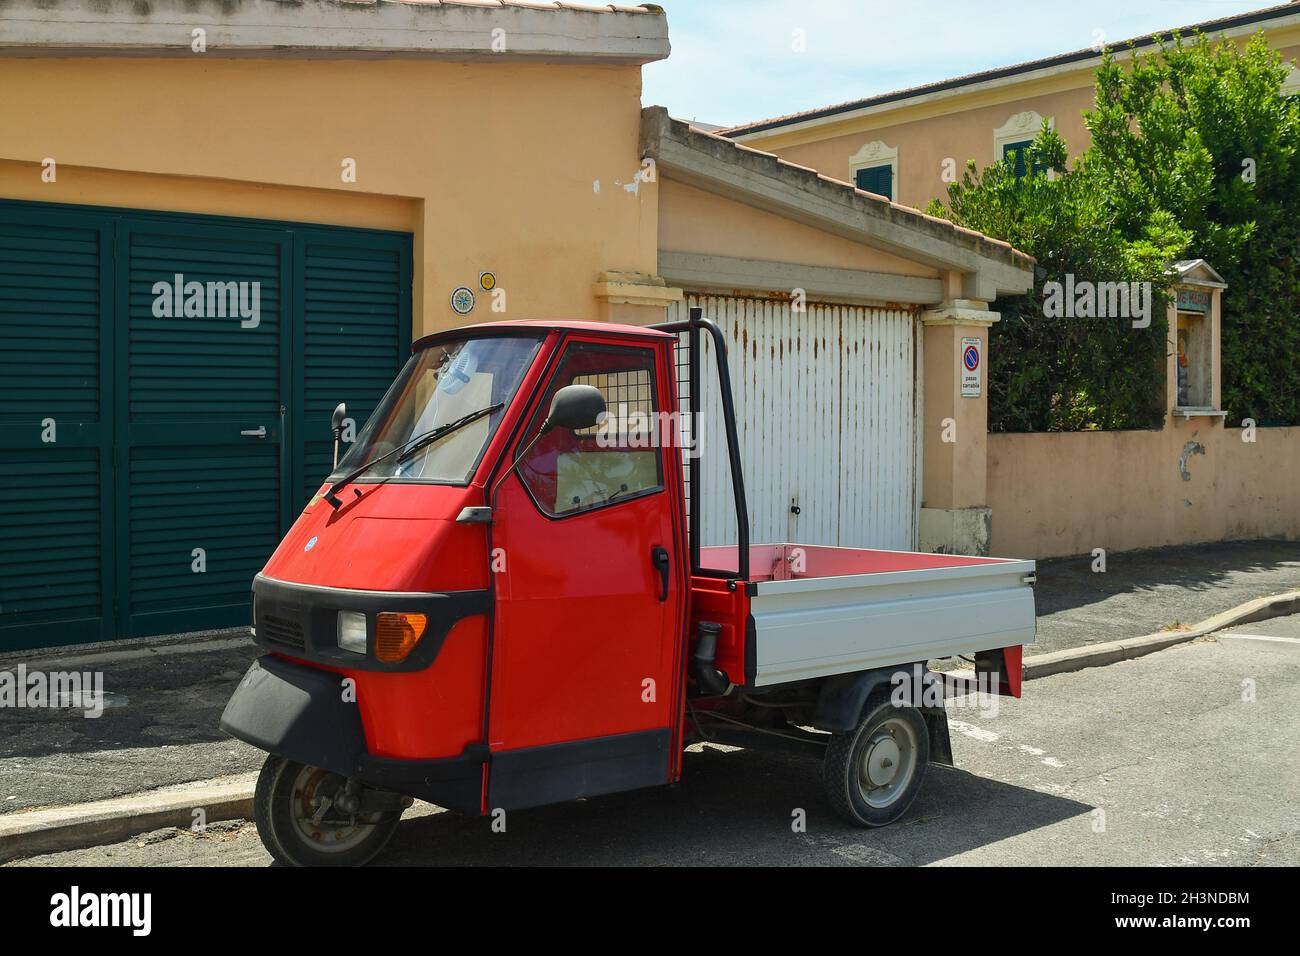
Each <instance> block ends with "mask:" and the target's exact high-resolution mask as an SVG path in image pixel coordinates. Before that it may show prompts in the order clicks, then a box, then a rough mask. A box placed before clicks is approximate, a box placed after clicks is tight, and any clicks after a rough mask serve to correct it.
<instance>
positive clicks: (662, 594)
mask: <svg viewBox="0 0 1300 956" xmlns="http://www.w3.org/2000/svg"><path fill="white" fill-rule="evenodd" d="M650 563H651V564H652V565H654V566H655V569H656V570H658V572H659V602H660V603H661V604H662V603H663V602H664V601H667V600H668V568H669V563H670V562H669V559H668V549H667V548H663V547H660V546H659V545H655V546H654V547H653V548H651V549H650Z"/></svg>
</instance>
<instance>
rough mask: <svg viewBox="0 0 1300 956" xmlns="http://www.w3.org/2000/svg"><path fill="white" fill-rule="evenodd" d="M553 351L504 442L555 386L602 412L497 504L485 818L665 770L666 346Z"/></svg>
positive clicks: (637, 343) (559, 443)
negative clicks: (535, 392)
mask: <svg viewBox="0 0 1300 956" xmlns="http://www.w3.org/2000/svg"><path fill="white" fill-rule="evenodd" d="M560 349H561V351H560V354H559V356H558V361H557V363H556V365H555V368H554V371H553V373H552V375H551V376H550V379H549V380H548V381H547V383H546V385H545V387H544V389H543V393H542V395H541V397H540V401H539V402H538V403H537V405H536V408H535V411H534V412H533V413H532V415H531V418H530V419H529V421H528V424H527V425H526V427H525V428H524V429H523V431H522V434H521V435H520V436H519V439H518V442H517V443H516V445H515V446H514V447H515V449H517V450H518V449H524V448H526V446H527V445H528V443H529V442H530V441H532V439H533V438H534V437H535V436H536V435H537V434H538V432H539V430H540V429H541V425H542V422H543V421H544V419H545V417H546V413H547V411H548V410H549V408H550V405H551V398H552V396H554V394H555V392H556V391H558V390H559V389H560V388H562V387H564V386H566V385H571V384H588V385H594V386H595V387H597V388H599V389H600V390H601V392H602V393H603V394H604V396H605V401H606V406H607V410H608V416H607V418H606V420H605V422H604V423H602V425H600V426H597V427H596V428H592V429H584V430H580V431H578V432H573V431H569V430H568V429H563V428H556V429H553V430H551V431H550V432H548V433H547V434H545V435H543V436H542V437H541V439H540V440H539V441H538V442H537V443H536V444H535V445H534V446H533V447H532V449H531V450H530V451H528V452H527V455H526V457H525V458H524V459H523V460H522V461H521V462H520V464H519V467H518V469H517V470H516V472H515V474H513V475H511V476H509V477H508V478H507V479H506V480H505V482H504V484H503V485H502V487H501V489H500V492H499V494H498V497H497V502H496V510H495V512H494V518H493V526H492V547H493V554H492V558H493V569H494V571H495V572H496V573H494V575H493V578H494V584H495V592H496V619H495V634H494V639H493V652H492V653H493V659H492V673H491V681H492V685H491V694H490V703H489V707H490V711H489V738H490V745H491V750H492V762H491V770H490V774H489V795H488V809H489V810H491V809H495V808H503V809H511V808H517V807H528V806H540V805H542V804H547V803H554V802H557V801H562V800H569V799H575V798H577V797H580V796H593V795H596V794H600V793H612V792H616V791H620V790H630V789H634V788H637V787H644V786H652V785H655V784H660V783H666V782H668V780H669V779H670V775H671V773H672V772H673V769H672V768H674V767H675V765H676V762H675V761H674V760H672V759H671V743H670V741H671V738H672V733H671V731H672V725H673V721H674V713H675V704H676V706H680V703H679V702H678V689H679V688H678V681H679V680H680V679H681V644H680V639H681V634H682V627H683V612H684V605H683V601H684V599H685V593H686V588H685V580H686V578H685V569H684V568H683V566H682V544H681V542H682V541H683V540H684V532H683V530H682V529H683V525H682V518H681V515H680V509H681V504H680V502H681V486H680V475H681V472H680V464H679V461H680V460H679V458H678V454H677V452H676V450H675V449H672V448H665V447H663V446H664V444H665V443H664V442H663V441H662V440H660V439H659V437H658V436H659V435H660V434H661V432H662V431H663V429H662V428H661V422H662V420H661V419H660V418H659V417H658V414H657V413H660V412H666V411H668V410H669V409H670V407H671V406H670V402H671V401H672V400H673V399H672V395H673V392H672V383H671V380H669V379H668V378H667V375H668V374H670V372H669V370H670V368H671V365H670V356H671V351H670V350H671V340H669V339H666V338H665V339H663V340H662V341H659V342H656V341H654V340H651V339H634V338H626V339H623V340H619V339H611V338H603V339H599V340H597V339H595V338H593V339H591V340H586V339H581V340H580V339H574V338H569V339H568V340H567V341H565V342H564V343H562V344H561V346H560ZM669 444H671V442H670V443H669ZM515 453H516V454H517V453H518V451H516V452H515Z"/></svg>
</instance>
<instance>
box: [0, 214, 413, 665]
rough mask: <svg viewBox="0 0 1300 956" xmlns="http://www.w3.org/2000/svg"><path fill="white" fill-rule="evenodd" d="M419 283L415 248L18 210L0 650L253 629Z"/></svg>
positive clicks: (11, 225)
mask: <svg viewBox="0 0 1300 956" xmlns="http://www.w3.org/2000/svg"><path fill="white" fill-rule="evenodd" d="M410 285H411V272H410V237H409V236H407V235H404V234H396V233H383V232H373V231H367V230H349V229H341V228H327V227H318V226H298V225H293V224H286V223H261V222H245V221H241V220H229V219H217V218H208V217H181V216H171V215H151V214H147V213H135V212H130V213H118V212H111V211H107V210H91V209H84V208H81V209H73V208H66V207H54V206H47V205H36V204H23V203H3V202H0V347H2V348H3V352H2V353H0V491H3V493H4V494H5V497H6V500H7V501H8V502H10V504H11V506H10V507H8V508H6V509H0V651H3V650H6V649H15V648H21V647H37V646H46V645H53V644H64V643H73V642H80V641H91V640H104V639H111V638H114V637H132V636H141V635H147V634H161V633H174V632H178V631H188V630H198V629H204V628H212V627H225V626H232V625H239V624H242V623H244V622H245V621H247V619H248V608H247V602H248V589H249V583H250V581H251V579H252V576H253V575H254V574H255V573H256V572H257V570H258V569H259V568H260V567H261V566H262V564H263V563H264V562H265V561H266V558H267V556H268V555H269V554H270V552H271V550H272V549H273V548H274V547H275V543H276V541H277V540H278V539H279V537H280V535H282V534H283V532H284V531H285V529H286V528H287V527H288V525H289V524H290V523H292V521H293V519H294V518H295V517H296V515H297V513H298V511H299V510H300V509H301V507H302V505H303V503H304V502H305V500H306V499H307V497H308V496H309V495H310V494H311V493H312V492H314V491H315V490H316V488H317V487H318V485H319V483H320V480H321V479H322V478H323V477H324V476H325V474H326V473H327V472H328V471H329V466H330V455H331V445H332V436H331V434H330V429H329V419H330V412H331V411H332V410H333V408H334V406H335V405H336V404H338V402H340V401H343V402H346V403H347V405H348V415H349V418H351V419H353V420H355V422H356V423H357V425H358V426H359V425H360V424H361V423H362V422H364V421H365V418H366V417H367V416H368V415H369V414H370V412H371V411H372V410H373V408H374V405H375V403H376V402H377V401H378V400H379V398H380V397H381V396H382V394H383V391H384V389H385V388H386V387H387V385H388V383H389V382H390V381H391V379H392V376H393V374H394V373H395V371H396V369H397V368H398V366H399V365H400V363H401V362H402V361H403V359H404V357H405V353H406V347H407V343H409V341H410ZM178 289H179V292H177V290H178ZM241 296H242V298H241ZM18 502H21V507H14V506H13V505H14V504H15V503H18Z"/></svg>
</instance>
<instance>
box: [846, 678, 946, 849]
mask: <svg viewBox="0 0 1300 956" xmlns="http://www.w3.org/2000/svg"><path fill="white" fill-rule="evenodd" d="M885 737H888V738H889V739H888V740H886V739H885ZM904 755H906V760H907V762H908V764H909V766H908V767H907V768H904V767H903V766H902V763H903V757H904ZM891 758H892V766H893V767H894V768H895V770H894V776H893V778H891V779H889V780H886V779H885V778H886V777H888V776H889V766H890V765H891ZM929 762H930V736H929V733H928V731H927V728H926V724H925V718H924V717H923V716H921V712H920V711H919V710H917V709H916V708H915V707H897V706H895V705H894V704H893V703H892V702H891V701H890V699H889V689H888V688H881V689H879V690H877V691H876V692H875V693H873V694H872V695H871V696H870V697H868V698H867V702H866V704H865V705H864V706H863V708H862V720H861V721H859V723H858V725H857V727H855V728H854V729H853V730H851V731H850V732H848V733H845V734H832V735H831V742H830V744H829V746H827V748H826V757H825V759H824V761H823V763H822V783H823V784H824V785H825V787H826V796H827V798H828V799H829V800H830V802H831V806H833V807H834V808H835V812H836V813H838V814H839V815H840V816H841V817H843V818H844V819H845V820H847V821H848V822H849V823H852V824H854V825H855V826H860V827H883V826H887V825H888V824H890V823H893V822H894V821H895V820H897V819H898V818H899V817H901V816H902V815H903V814H904V813H906V812H907V808H908V807H910V806H911V805H912V801H913V800H915V799H916V794H917V792H918V791H919V790H920V789H921V781H922V780H923V779H924V778H925V768H926V766H927V765H928V764H929ZM900 773H906V774H907V776H906V778H905V779H904V778H903V777H899V776H898V774H900ZM873 784H875V786H874V787H873V786H872V785H873ZM868 794H870V796H868Z"/></svg>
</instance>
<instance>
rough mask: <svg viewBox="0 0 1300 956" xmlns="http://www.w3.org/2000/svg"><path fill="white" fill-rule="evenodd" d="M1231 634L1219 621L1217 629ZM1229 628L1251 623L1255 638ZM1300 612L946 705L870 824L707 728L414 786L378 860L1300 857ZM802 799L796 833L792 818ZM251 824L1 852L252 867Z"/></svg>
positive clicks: (80, 860)
mask: <svg viewBox="0 0 1300 956" xmlns="http://www.w3.org/2000/svg"><path fill="white" fill-rule="evenodd" d="M1228 635H1234V636H1228ZM1235 635H1253V636H1251V637H1246V636H1235ZM1297 713H1300V616H1293V617H1289V618H1279V619H1275V620H1272V621H1268V622H1264V623H1260V624H1254V625H1250V626H1246V627H1241V628H1237V629H1235V631H1233V632H1228V633H1227V634H1224V635H1220V636H1219V637H1217V638H1212V639H1208V640H1203V641H1198V642H1196V643H1194V644H1189V645H1184V646H1181V647H1177V648H1173V649H1171V650H1167V651H1162V652H1160V653H1158V654H1153V655H1150V656H1148V657H1144V658H1140V659H1138V660H1134V661H1126V662H1124V663H1120V664H1114V665H1111V666H1109V667H1101V668H1093V669H1090V670H1085V671H1080V672H1077V673H1073V674H1062V675H1058V676H1055V677H1049V678H1045V679H1042V680H1037V681H1032V682H1030V683H1028V684H1026V693H1025V697H1024V699H1023V700H1020V701H1009V700H1003V701H1000V707H999V709H998V712H997V713H996V714H993V713H991V712H981V711H979V710H978V709H974V708H972V707H969V706H967V707H956V706H953V705H951V704H950V714H951V718H952V721H953V727H954V733H953V748H954V752H955V755H956V759H957V763H958V766H959V767H960V769H948V768H937V767H936V768H931V771H930V773H929V775H928V776H927V778H926V781H925V784H924V786H923V788H922V791H921V794H920V796H919V798H918V799H917V802H916V803H915V804H914V805H913V808H912V810H911V811H910V812H909V813H908V815H907V816H906V817H905V818H904V819H903V820H901V821H900V822H899V823H897V824H894V825H893V826H891V827H888V828H885V829H882V830H872V831H865V830H858V829H854V828H852V827H849V826H847V825H844V824H842V823H840V822H839V821H838V820H837V819H836V818H835V817H834V816H833V815H832V813H831V811H830V808H829V807H828V805H827V803H826V801H825V799H824V798H823V796H822V794H821V789H820V781H819V777H818V770H819V765H818V762H817V760H816V759H815V758H811V757H806V756H801V755H786V754H780V753H771V752H758V751H745V750H734V749H720V748H714V747H713V746H711V745H710V746H706V747H704V748H702V749H700V750H699V751H697V752H693V753H689V754H688V755H687V760H686V768H685V774H684V778H683V780H682V782H681V783H680V784H679V785H678V786H676V787H672V788H661V789H656V790H647V791H640V792H636V793H629V794H621V795H616V796H611V797H604V798H601V799H593V800H590V801H582V802H578V803H571V804H565V805H562V806H555V807H548V808H544V809H539V810H531V811H526V812H525V811H519V812H516V813H513V814H511V815H510V816H509V818H508V820H507V826H506V832H505V833H493V832H492V830H491V828H490V826H489V825H488V823H487V822H486V821H484V820H468V819H464V818H460V817H457V816H455V815H453V814H450V813H444V812H434V811H432V809H431V808H428V807H426V806H423V805H417V806H416V807H415V808H413V809H412V811H408V814H411V815H412V816H411V818H410V819H407V820H404V822H403V824H402V826H401V828H400V830H399V831H398V834H397V836H396V838H395V839H394V842H393V844H392V845H391V846H390V849H389V850H388V851H387V852H386V853H385V854H384V855H383V856H381V857H380V859H379V861H377V862H378V863H379V864H380V865H384V864H388V865H476V866H481V865H509V866H531V865H583V864H587V865H660V866H662V865H676V866H681V865H695V864H719V865H834V866H875V865H891V864H935V865H950V866H963V865H978V864H1027V865H1033V864H1098V865H1120V864H1124V865H1161V866H1179V865H1192V864H1201V865H1220V864H1231V865H1292V866H1294V865H1296V864H1298V863H1300V802H1298V801H1297V800H1296V794H1297V793H1300V747H1298V746H1297V743H1300V724H1298V723H1297V718H1296V714H1297ZM799 810H803V811H805V812H806V820H807V828H806V831H805V832H795V831H794V829H793V828H792V820H793V819H794V816H795V814H796V812H797V811H799ZM268 863H269V857H268V856H267V854H266V853H265V852H264V851H263V850H262V847H261V845H260V843H259V842H258V839H257V834H256V831H255V829H254V827H253V826H252V825H251V824H250V823H238V822H232V823H230V824H225V825H218V826H215V827H213V828H212V829H211V830H209V832H207V833H205V834H202V835H195V834H192V833H190V832H188V831H176V830H168V831H159V832H157V833H154V834H150V835H148V836H147V837H141V838H139V839H136V840H132V841H129V842H127V843H123V844H118V845H115V846H109V847H99V848H94V849H89V850H81V851H75V852H67V853H58V854H52V855H49V856H44V857H37V858H33V859H30V860H26V861H15V862H14V863H11V864H10V865H38V866H47V865H60V864H61V865H107V866H177V865H210V866H264V865H267V864H268Z"/></svg>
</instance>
